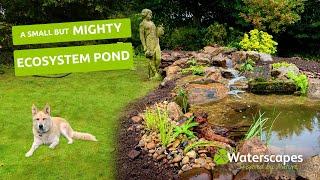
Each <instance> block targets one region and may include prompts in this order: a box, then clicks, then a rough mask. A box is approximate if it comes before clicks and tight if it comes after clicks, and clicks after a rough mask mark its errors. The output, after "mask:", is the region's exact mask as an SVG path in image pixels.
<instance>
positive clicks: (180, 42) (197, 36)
mask: <svg viewBox="0 0 320 180" xmlns="http://www.w3.org/2000/svg"><path fill="white" fill-rule="evenodd" d="M202 38H203V30H202V29H199V28H195V27H181V28H176V29H175V30H174V31H173V32H172V33H171V36H170V37H169V39H167V41H168V42H169V45H168V46H169V47H168V48H173V49H181V50H199V49H201V48H202V47H203V41H202ZM160 42H161V41H160Z"/></svg>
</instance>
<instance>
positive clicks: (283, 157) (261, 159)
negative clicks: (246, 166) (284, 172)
mask: <svg viewBox="0 0 320 180" xmlns="http://www.w3.org/2000/svg"><path fill="white" fill-rule="evenodd" d="M227 155H228V159H229V162H243V163H282V164H283V165H286V164H287V163H300V162H303V155H287V154H278V155H274V154H272V155H268V154H266V155H252V154H246V155H243V154H241V155H240V153H239V152H238V153H229V152H228V153H227Z"/></svg>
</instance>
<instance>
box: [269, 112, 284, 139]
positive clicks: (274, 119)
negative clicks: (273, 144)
mask: <svg viewBox="0 0 320 180" xmlns="http://www.w3.org/2000/svg"><path fill="white" fill-rule="evenodd" d="M274 114H275V108H274V109H273V113H272V115H274ZM280 114H281V112H279V113H278V115H277V116H276V117H275V118H273V121H272V123H271V125H270V127H269V129H268V132H267V133H266V144H267V145H269V142H270V139H271V135H272V128H273V124H274V122H275V121H276V119H278V117H279V116H280Z"/></svg>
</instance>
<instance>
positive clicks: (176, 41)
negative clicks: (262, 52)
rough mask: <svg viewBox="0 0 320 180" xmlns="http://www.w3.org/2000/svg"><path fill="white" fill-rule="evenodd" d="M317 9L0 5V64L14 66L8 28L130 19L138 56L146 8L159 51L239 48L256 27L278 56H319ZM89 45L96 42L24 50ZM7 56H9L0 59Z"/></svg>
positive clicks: (100, 0) (222, 4) (304, 5)
mask: <svg viewBox="0 0 320 180" xmlns="http://www.w3.org/2000/svg"><path fill="white" fill-rule="evenodd" d="M319 7H320V1H319V0H308V1H305V0H219V1H218V0H38V1H34V0H0V13H1V16H0V22H2V23H1V26H0V41H1V45H2V49H1V51H2V53H1V56H2V57H1V61H2V62H5V63H10V62H12V60H11V59H10V57H12V56H11V54H10V53H11V52H12V50H13V47H12V42H11V26H12V25H22V24H36V23H55V22H68V21H84V20H96V19H108V18H121V17H129V18H131V20H132V32H133V33H132V34H133V36H132V38H131V39H128V41H131V42H132V43H133V45H134V47H135V49H136V52H137V53H139V52H141V47H140V39H139V34H138V26H139V23H140V21H141V17H140V15H139V13H140V12H141V10H142V9H144V8H149V9H151V10H152V11H153V15H154V17H153V21H154V22H155V24H157V25H160V24H163V25H164V27H165V35H164V36H163V37H162V39H161V41H160V42H161V46H162V49H182V50H197V49H201V48H202V47H203V46H204V45H206V44H213V43H217V44H221V45H225V46H233V47H238V43H239V42H240V40H241V38H242V37H243V34H244V33H246V32H249V31H250V30H252V29H254V28H256V29H258V30H263V31H266V32H267V33H269V34H271V35H273V37H274V40H275V41H276V42H278V43H279V45H278V47H279V49H278V52H277V53H278V55H281V56H289V55H304V56H310V57H317V56H319V54H320V52H319V51H320V50H319V49H320V48H319V46H320V45H319V44H320V43H319V41H320V10H319V9H320V8H319ZM222 25H223V27H222ZM213 27H219V29H217V30H219V33H217V34H214V33H213V32H215V31H212V30H213V29H214V28H213ZM214 30H216V29H214ZM210 33H211V36H210ZM115 41H117V40H104V41H102V42H104V43H109V42H115ZM87 43H89V44H90V43H96V42H95V41H94V42H75V43H56V44H50V45H30V46H27V48H39V47H44V46H46V47H47V46H65V45H70V44H71V45H81V44H87ZM16 48H18V49H19V48H20V47H16ZM24 48H25V47H24ZM8 53H9V54H8ZM5 54H8V55H6V57H5V58H3V56H5Z"/></svg>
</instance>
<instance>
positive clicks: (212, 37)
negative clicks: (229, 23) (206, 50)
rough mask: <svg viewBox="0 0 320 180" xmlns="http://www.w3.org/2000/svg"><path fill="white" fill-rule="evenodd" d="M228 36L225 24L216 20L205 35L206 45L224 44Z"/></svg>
mask: <svg viewBox="0 0 320 180" xmlns="http://www.w3.org/2000/svg"><path fill="white" fill-rule="evenodd" d="M226 37H227V29H226V27H225V25H223V24H219V23H217V22H215V23H214V24H212V25H210V26H209V27H208V28H207V33H206V34H205V36H204V42H205V44H206V45H214V44H218V45H224V42H225V39H226Z"/></svg>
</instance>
